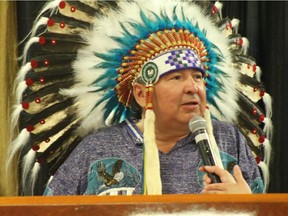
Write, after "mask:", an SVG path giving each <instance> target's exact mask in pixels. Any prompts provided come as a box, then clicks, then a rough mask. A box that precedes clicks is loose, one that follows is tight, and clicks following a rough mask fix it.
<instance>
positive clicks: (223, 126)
mask: <svg viewBox="0 0 288 216" xmlns="http://www.w3.org/2000/svg"><path fill="white" fill-rule="evenodd" d="M213 133H214V136H215V140H216V142H217V145H218V147H219V150H220V154H221V159H222V161H223V165H224V168H225V169H226V170H228V171H229V172H231V173H232V169H233V166H234V165H235V164H238V165H239V166H240V167H241V170H242V173H243V176H244V178H245V179H246V181H247V183H248V184H249V186H250V187H251V190H252V192H254V193H262V192H263V181H262V178H261V176H260V172H259V168H258V166H257V163H256V161H255V159H254V157H253V155H252V153H251V150H250V148H249V147H248V145H247V144H246V140H245V138H244V136H243V135H242V134H241V133H240V132H239V130H238V129H237V128H236V126H234V125H232V124H230V123H227V122H220V121H213ZM159 159H160V169H161V170H160V172H161V181H162V193H163V194H197V193H200V192H201V191H202V189H203V185H202V177H203V175H204V173H202V172H199V170H198V169H199V167H200V166H201V165H203V161H202V159H201V156H200V154H199V151H198V149H197V146H196V143H195V140H194V137H193V136H192V134H190V135H188V136H187V137H186V138H184V139H182V140H179V141H178V142H177V143H176V145H175V146H174V147H173V149H172V150H171V151H170V152H169V153H167V154H164V153H162V152H160V151H159ZM142 173H143V137H142V133H141V132H140V131H139V130H138V129H137V127H136V126H135V124H134V123H133V122H132V121H126V122H123V123H121V124H119V125H115V126H112V127H108V128H103V129H100V130H98V131H97V132H96V133H94V134H91V135H89V136H87V137H86V138H84V139H83V140H82V142H81V143H79V145H78V146H77V147H76V148H75V149H74V151H73V152H72V153H71V155H70V156H69V157H68V158H67V160H66V161H65V162H64V163H63V164H62V166H61V167H60V168H59V169H58V170H57V172H56V173H55V175H54V177H53V179H52V180H51V181H50V183H49V184H48V186H47V188H46V190H45V192H44V194H45V195H81V194H83V195H84V194H85V195H92V194H93V195H130V194H142V191H143V190H142V184H143V176H142Z"/></svg>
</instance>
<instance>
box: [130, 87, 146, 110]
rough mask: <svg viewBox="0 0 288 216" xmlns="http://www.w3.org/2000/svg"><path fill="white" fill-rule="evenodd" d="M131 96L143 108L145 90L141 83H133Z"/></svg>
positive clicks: (144, 105) (144, 104)
mask: <svg viewBox="0 0 288 216" xmlns="http://www.w3.org/2000/svg"><path fill="white" fill-rule="evenodd" d="M133 96H134V98H135V100H136V102H137V103H138V104H139V106H140V107H141V108H142V109H144V108H145V107H146V91H145V86H144V85H143V84H139V83H134V85H133Z"/></svg>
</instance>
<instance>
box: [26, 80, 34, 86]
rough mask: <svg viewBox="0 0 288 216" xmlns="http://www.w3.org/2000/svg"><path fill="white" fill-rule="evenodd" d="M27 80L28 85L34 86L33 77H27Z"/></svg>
mask: <svg viewBox="0 0 288 216" xmlns="http://www.w3.org/2000/svg"><path fill="white" fill-rule="evenodd" d="M25 82H26V85H27V86H32V85H33V83H34V82H33V80H32V79H31V78H27V79H26V80H25Z"/></svg>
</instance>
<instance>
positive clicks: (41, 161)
mask: <svg viewBox="0 0 288 216" xmlns="http://www.w3.org/2000/svg"><path fill="white" fill-rule="evenodd" d="M36 162H38V163H44V162H45V158H43V157H40V158H37V159H36Z"/></svg>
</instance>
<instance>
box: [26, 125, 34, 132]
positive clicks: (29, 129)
mask: <svg viewBox="0 0 288 216" xmlns="http://www.w3.org/2000/svg"><path fill="white" fill-rule="evenodd" d="M34 129H35V128H34V126H33V125H28V126H26V130H27V131H28V132H31V131H33V130H34Z"/></svg>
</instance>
